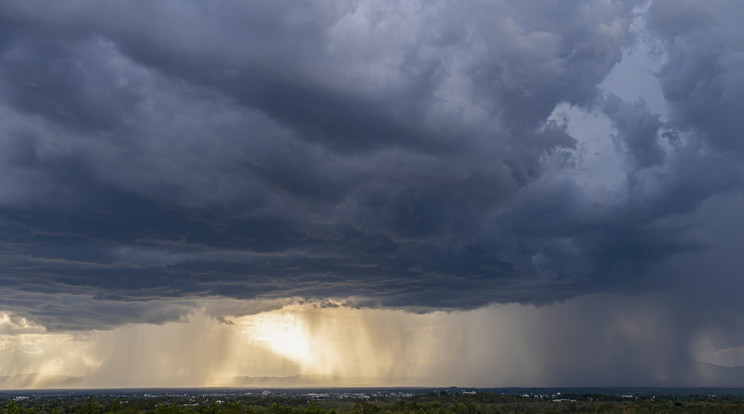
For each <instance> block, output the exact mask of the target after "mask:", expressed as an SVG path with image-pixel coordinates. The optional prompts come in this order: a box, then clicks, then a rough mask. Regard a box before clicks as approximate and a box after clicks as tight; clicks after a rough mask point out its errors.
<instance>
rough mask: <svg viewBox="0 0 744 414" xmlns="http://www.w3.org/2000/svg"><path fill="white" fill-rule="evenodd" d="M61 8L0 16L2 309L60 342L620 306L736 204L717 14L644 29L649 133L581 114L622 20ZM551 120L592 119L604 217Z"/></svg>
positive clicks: (610, 109)
mask: <svg viewBox="0 0 744 414" xmlns="http://www.w3.org/2000/svg"><path fill="white" fill-rule="evenodd" d="M83 4H85V5H87V6H88V7H82V6H81V7H76V8H73V7H70V6H66V5H64V4H62V3H60V4H53V5H48V4H47V3H40V2H35V1H24V2H21V1H17V2H13V1H11V2H6V3H4V4H3V5H1V6H0V18H2V19H4V20H3V21H9V22H11V23H10V24H8V25H7V26H5V25H4V26H3V28H2V29H0V30H3V32H7V34H8V36H3V37H2V39H3V40H2V41H0V61H1V62H2V65H1V66H0V91H1V92H2V95H1V96H2V98H0V118H1V119H2V120H3V121H4V122H3V124H2V126H0V189H2V192H1V193H0V230H2V231H1V232H0V243H1V244H0V249H1V254H0V263H2V266H3V272H2V274H0V282H1V283H2V284H3V286H7V287H8V289H7V290H4V291H2V292H0V303H2V304H3V305H4V306H5V307H7V308H8V309H10V310H12V311H14V312H17V313H18V314H21V315H24V316H27V317H29V318H32V319H33V320H36V321H39V322H40V323H43V324H45V325H46V326H49V327H54V328H55V329H86V328H90V327H95V328H103V327H107V326H113V325H117V324H122V323H126V322H127V321H148V322H149V321H151V322H153V323H158V322H163V321H166V320H179V319H180V318H183V317H184V315H187V314H188V307H189V306H195V305H194V303H196V301H198V299H199V298H204V297H228V298H237V299H255V298H284V297H295V296H296V297H303V298H308V299H313V300H315V299H317V300H322V299H324V298H338V299H340V300H343V299H344V298H354V299H353V300H354V303H356V304H358V305H361V306H395V307H404V308H410V309H435V308H447V309H464V308H473V307H478V306H482V305H485V304H488V303H492V302H502V303H506V302H522V303H540V304H542V303H550V302H552V301H555V300H563V299H567V298H571V297H575V296H577V295H583V294H587V293H595V292H604V291H611V292H614V291H629V290H633V289H637V290H643V289H644V287H645V286H646V283H653V281H652V280H651V279H658V278H663V277H662V276H652V275H653V274H654V273H653V271H654V269H656V268H658V267H659V266H662V265H663V264H665V263H667V262H668V261H670V260H673V259H675V258H677V257H680V256H683V255H688V254H700V252H703V251H704V250H705V248H706V246H708V245H709V243H707V242H706V240H705V239H704V238H703V237H701V236H700V235H699V234H698V233H697V232H696V223H695V219H694V218H693V215H694V213H695V211H696V209H698V208H699V207H700V206H701V204H703V203H704V202H705V201H706V200H709V199H711V198H713V197H715V196H716V195H718V194H723V193H726V192H730V191H732V190H735V189H739V188H741V181H740V180H741V173H742V171H741V167H740V166H739V165H740V161H741V158H740V155H741V154H740V151H739V146H740V144H741V139H740V138H741V137H740V134H738V132H737V131H740V130H741V128H740V125H739V124H740V123H741V117H740V116H738V115H736V114H738V113H740V112H741V111H740V110H739V109H744V108H740V106H741V104H740V102H744V99H739V96H738V95H737V94H738V93H739V92H738V91H740V90H744V88H737V85H738V83H739V81H740V80H741V78H740V76H738V75H737V74H738V73H739V72H737V71H736V69H740V68H741V66H742V65H741V62H739V61H738V60H737V59H738V55H737V49H736V43H735V42H734V41H733V40H732V39H733V38H734V37H735V35H736V34H738V33H740V29H739V28H738V26H736V25H735V24H734V23H733V21H734V20H735V19H732V18H731V17H730V16H731V15H736V13H737V12H738V10H739V9H737V8H736V7H737V6H730V5H722V4H723V3H720V4H721V5H720V7H719V6H718V5H719V3H716V5H717V6H715V7H714V6H710V7H708V6H706V10H708V11H707V12H706V13H705V14H704V16H703V15H701V17H700V19H699V21H697V20H696V22H695V23H694V24H691V23H690V22H689V20H690V19H693V20H694V16H695V15H696V12H695V11H694V9H695V8H696V7H698V5H697V4H693V3H684V5H683V6H681V7H680V8H679V9H675V10H672V9H671V6H670V3H665V2H654V3H653V4H652V5H651V8H650V12H649V13H650V17H649V22H650V23H649V27H650V28H651V29H652V30H654V33H656V36H659V37H660V38H661V39H662V40H663V41H664V42H665V45H666V46H664V47H665V48H666V49H665V50H667V52H668V53H669V61H668V62H667V63H666V64H665V65H664V67H663V68H662V69H661V71H660V72H659V74H658V76H659V79H660V82H661V87H662V91H663V93H664V97H665V98H666V99H667V103H668V104H669V105H670V114H671V115H670V116H671V118H670V120H669V122H664V121H662V118H661V117H660V115H657V114H654V113H652V111H651V110H650V109H649V108H648V106H647V105H645V104H644V103H643V102H642V101H636V102H625V101H623V100H622V99H621V98H619V97H618V96H615V95H613V94H611V93H604V92H602V91H601V88H600V84H601V83H602V81H603V79H604V78H605V77H606V76H607V75H608V73H610V71H611V70H612V69H613V67H614V66H615V65H616V64H617V63H618V62H619V61H620V59H621V57H622V54H623V50H624V48H626V47H627V46H630V45H632V44H633V41H635V40H636V39H635V38H634V36H633V35H632V34H630V33H629V32H628V27H629V24H630V21H631V19H632V18H633V17H634V13H640V12H639V11H638V10H642V9H634V7H635V6H638V5H639V4H640V2H634V1H628V2H615V3H611V4H607V3H606V2H586V3H579V2H560V1H531V2H496V3H493V4H490V5H472V6H462V5H459V6H458V5H442V6H441V7H440V6H436V5H433V4H432V5H428V4H424V5H421V6H420V7H419V8H418V9H417V10H414V11H408V10H405V9H403V8H398V7H393V6H391V5H386V4H383V3H379V4H378V3H369V4H368V3H365V2H360V3H358V4H347V3H346V2H341V4H333V3H315V2H310V3H306V4H295V3H282V2H272V3H265V4H264V3H251V4H248V3H242V2H222V3H219V4H214V5H210V6H206V5H203V4H200V3H195V2H194V3H188V2H186V3H182V4H178V5H166V4H161V3H152V4H136V5H131V4H130V5H127V6H126V7H123V6H120V5H116V4H108V5H105V4H102V3H98V2H88V3H85V2H83ZM42 5H43V7H42ZM688 6H689V10H688V9H687V8H688ZM727 7H728V8H731V10H728V9H726V8H727ZM727 10H728V11H731V13H729V14H728V15H727V14H726V13H725V12H726V11H727ZM354 13H357V14H356V15H355V14H354ZM365 13H367V14H365ZM556 16H560V18H557V17H556ZM706 16H707V17H706ZM713 22H715V25H718V26H717V27H718V29H714V26H715V25H714V23H713ZM682 25H688V26H689V27H688V28H686V29H684V30H683V29H682V28H681V26H682ZM711 43H712V44H715V45H718V46H720V47H717V48H710V47H708V46H709V44H711ZM562 103H567V104H570V105H573V106H575V107H580V108H584V109H586V110H593V111H596V112H601V113H603V114H604V115H605V116H606V117H607V118H608V119H609V121H610V123H611V125H612V126H613V128H614V130H615V131H614V133H615V139H616V142H617V143H618V144H619V146H620V147H621V148H622V150H623V151H624V152H625V154H626V156H627V163H626V165H623V166H622V168H623V171H619V172H618V173H619V175H622V176H624V180H623V181H622V185H621V188H619V189H618V190H617V194H614V195H609V196H597V195H596V194H593V193H592V194H590V190H588V189H587V188H586V187H585V186H583V185H582V184H581V181H582V179H583V178H586V177H582V176H581V174H582V172H581V170H580V168H576V165H577V163H580V160H579V158H580V156H579V153H580V151H581V148H580V145H579V143H578V141H577V140H576V139H575V137H572V136H571V135H570V134H569V132H568V127H567V125H564V124H561V123H558V122H556V121H552V120H550V118H549V117H550V115H551V113H552V112H553V111H554V110H555V108H556V106H557V105H559V104H562ZM607 138H608V139H609V137H607ZM577 175H578V176H577ZM55 294H59V295H62V296H61V297H75V298H77V299H75V301H76V302H75V301H73V302H71V303H60V301H54V300H52V303H51V304H50V305H43V303H44V301H47V300H51V299H50V298H53V297H54V295H55ZM16 297H18V298H25V299H14V298H16ZM81 298H85V299H81ZM328 303H329V304H330V303H336V302H328ZM77 307H80V309H83V310H81V311H80V312H78V311H76V308H77Z"/></svg>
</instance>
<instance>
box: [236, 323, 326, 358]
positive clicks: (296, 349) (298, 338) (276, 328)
mask: <svg viewBox="0 0 744 414" xmlns="http://www.w3.org/2000/svg"><path fill="white" fill-rule="evenodd" d="M241 322H242V328H241V334H242V335H243V336H244V338H245V339H246V340H247V341H248V342H249V343H253V344H257V345H260V346H263V347H265V348H268V349H269V350H270V351H272V352H274V353H275V354H277V355H280V356H282V357H285V358H288V359H290V360H292V361H294V362H297V363H299V364H300V365H302V366H303V367H309V366H310V365H313V349H312V348H313V347H312V340H311V336H310V332H309V330H308V328H307V327H306V326H305V324H304V322H303V321H302V319H301V318H298V317H297V316H296V315H294V314H291V313H287V312H277V313H274V312H271V313H263V314H258V315H253V316H249V317H246V318H243V320H242V321H241Z"/></svg>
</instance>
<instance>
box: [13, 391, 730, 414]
mask: <svg viewBox="0 0 744 414" xmlns="http://www.w3.org/2000/svg"><path fill="white" fill-rule="evenodd" d="M561 397H563V398H564V399H566V401H553V400H552V399H550V398H539V397H536V396H534V397H520V396H511V395H500V394H487V393H484V394H477V395H467V396H464V395H455V396H452V395H427V396H417V397H413V398H406V399H395V398H385V399H378V400H370V401H366V400H362V401H359V400H356V401H355V400H319V401H308V400H307V399H306V398H304V397H272V398H259V397H248V396H245V397H244V396H241V397H233V398H229V397H225V398H220V399H217V398H214V397H197V398H194V397H162V398H130V399H128V400H126V401H122V400H119V399H118V398H113V399H107V398H94V397H93V396H90V397H88V398H87V399H53V398H40V399H28V400H22V401H0V407H2V408H1V409H0V414H32V413H33V414H78V413H79V414H140V413H146V414H491V413H504V414H507V413H514V414H523V413H525V414H526V413H530V414H536V413H550V414H560V413H596V414H600V413H617V414H631V413H639V414H652V413H721V414H727V413H742V414H744V400H741V399H737V398H728V399H727V398H717V399H714V400H711V399H710V398H709V397H706V396H693V397H688V398H683V399H680V398H675V397H667V398H661V399H659V400H655V401H651V400H648V399H627V398H621V397H616V396H611V395H604V394H597V395H586V394H584V395H562V396H561Z"/></svg>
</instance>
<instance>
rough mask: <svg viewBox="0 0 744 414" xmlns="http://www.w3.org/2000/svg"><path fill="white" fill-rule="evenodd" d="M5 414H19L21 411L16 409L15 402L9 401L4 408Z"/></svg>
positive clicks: (16, 404)
mask: <svg viewBox="0 0 744 414" xmlns="http://www.w3.org/2000/svg"><path fill="white" fill-rule="evenodd" d="M3 412H4V413H5V414H20V412H21V409H20V408H18V403H17V402H15V401H11V402H9V403H8V405H6V406H5V410H3Z"/></svg>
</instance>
